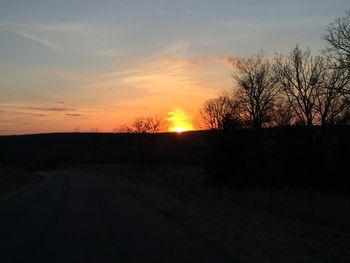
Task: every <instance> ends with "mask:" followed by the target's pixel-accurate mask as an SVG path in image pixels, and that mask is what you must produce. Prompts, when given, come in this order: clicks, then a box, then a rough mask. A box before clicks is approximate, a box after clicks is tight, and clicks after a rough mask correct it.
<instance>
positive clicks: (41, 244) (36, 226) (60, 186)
mask: <svg viewBox="0 0 350 263" xmlns="http://www.w3.org/2000/svg"><path fill="white" fill-rule="evenodd" d="M0 262H2V263H7V262H11V263H12V262H33V263H34V262H35V263H39V262H45V263H48V262H64V263H65V262H84V263H86V262H101V263H105V262H121V263H127V262H166V263H169V262H177V263H180V262H199V263H204V262H215V263H221V262H232V260H230V259H227V258H226V257H225V256H223V255H220V253H219V252H217V251H216V250H215V249H214V248H213V247H212V246H211V245H210V244H209V243H207V242H204V241H202V240H200V239H198V238H197V237H195V236H194V235H193V234H192V233H191V232H190V231H189V230H187V229H186V228H184V227H182V226H181V225H178V224H177V223H176V222H174V221H173V220H172V219H171V218H169V217H167V216H166V215H164V214H162V213H161V212H159V211H158V210H156V209H154V208H152V207H150V206H148V205H147V204H145V203H144V202H143V201H141V200H139V199H137V198H136V197H134V196H132V195H131V194H129V193H128V192H127V191H125V190H123V189H122V188H120V187H118V186H115V185H112V184H110V183H108V182H106V181H104V180H102V179H100V178H97V177H94V176H89V175H86V174H83V173H78V172H73V171H72V172H69V171H56V172H50V173H45V178H44V179H43V180H42V181H41V182H40V183H39V184H37V185H36V186H34V187H32V188H31V189H29V190H27V191H25V192H23V193H20V194H17V195H16V196H14V197H12V198H10V199H8V200H2V201H0Z"/></svg>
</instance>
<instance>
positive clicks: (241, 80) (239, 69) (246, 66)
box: [232, 52, 279, 130]
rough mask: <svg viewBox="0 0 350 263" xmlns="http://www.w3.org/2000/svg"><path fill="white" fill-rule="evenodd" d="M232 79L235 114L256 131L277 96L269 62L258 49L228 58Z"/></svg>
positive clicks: (269, 113) (261, 124) (267, 114)
mask: <svg viewBox="0 0 350 263" xmlns="http://www.w3.org/2000/svg"><path fill="white" fill-rule="evenodd" d="M232 62H233V65H234V67H235V69H236V70H235V71H234V73H233V78H234V80H235V81H236V83H237V89H236V90H235V91H234V99H235V100H236V101H237V106H238V108H239V116H240V118H241V119H242V120H244V121H245V122H249V123H250V126H251V127H252V128H253V129H255V130H260V129H261V128H262V127H263V126H264V125H265V124H266V123H268V122H269V120H270V117H271V110H272V108H273V105H274V103H275V101H276V98H277V96H278V92H279V90H278V88H277V85H276V83H277V81H276V76H275V74H274V71H273V65H272V63H271V62H270V61H269V60H268V59H266V58H265V55H264V53H263V52H260V53H258V54H256V55H253V56H252V57H249V58H247V59H239V60H232Z"/></svg>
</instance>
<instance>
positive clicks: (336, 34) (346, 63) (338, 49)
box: [323, 10, 350, 69]
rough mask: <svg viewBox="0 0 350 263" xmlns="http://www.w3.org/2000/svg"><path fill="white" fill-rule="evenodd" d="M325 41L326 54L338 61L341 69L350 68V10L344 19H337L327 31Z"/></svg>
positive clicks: (324, 36)
mask: <svg viewBox="0 0 350 263" xmlns="http://www.w3.org/2000/svg"><path fill="white" fill-rule="evenodd" d="M323 39H324V40H326V42H327V47H326V49H325V50H324V51H325V54H326V55H327V56H329V57H331V58H334V59H336V60H337V61H338V62H339V64H338V66H339V67H341V68H348V69H349V68H350V10H348V11H347V12H346V14H345V16H344V17H341V18H337V19H335V20H334V21H333V22H332V23H330V24H329V25H328V27H327V29H326V32H325V34H324V35H323Z"/></svg>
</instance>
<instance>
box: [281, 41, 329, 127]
mask: <svg viewBox="0 0 350 263" xmlns="http://www.w3.org/2000/svg"><path fill="white" fill-rule="evenodd" d="M275 61H276V67H275V74H276V77H277V79H278V83H279V86H280V89H281V90H282V92H283V93H284V95H285V97H286V99H287V100H288V102H289V103H290V105H291V107H292V108H293V111H294V113H295V115H296V117H297V118H298V120H297V121H298V122H299V123H301V124H303V125H306V126H307V127H309V128H310V127H312V126H313V124H314V118H315V115H316V111H315V104H316V103H317V95H318V93H319V89H320V87H321V86H322V85H323V82H324V78H325V62H324V58H323V57H321V56H313V55H311V51H310V50H309V49H307V50H306V51H302V50H301V49H300V48H299V46H296V47H295V48H294V49H293V50H292V51H291V52H290V54H289V56H287V57H286V56H277V57H276V59H275Z"/></svg>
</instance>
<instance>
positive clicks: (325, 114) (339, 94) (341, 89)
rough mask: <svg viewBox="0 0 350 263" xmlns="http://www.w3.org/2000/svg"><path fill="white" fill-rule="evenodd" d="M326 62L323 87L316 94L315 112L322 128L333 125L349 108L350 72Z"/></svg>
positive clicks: (329, 61) (331, 62) (330, 61)
mask: <svg viewBox="0 0 350 263" xmlns="http://www.w3.org/2000/svg"><path fill="white" fill-rule="evenodd" d="M334 64H336V65H338V64H339V63H334V62H333V61H332V60H328V66H327V69H326V74H325V79H324V82H323V85H321V86H320V89H319V90H318V92H317V99H316V103H315V110H316V111H317V113H318V117H319V119H320V123H321V125H322V126H326V125H329V124H333V123H334V122H335V121H336V120H337V119H339V117H340V116H341V115H342V114H343V113H344V112H345V111H346V110H347V109H348V108H349V105H350V104H349V103H350V97H349V95H348V94H349V93H348V89H349V85H350V71H349V69H347V68H344V67H338V66H336V65H334Z"/></svg>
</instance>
